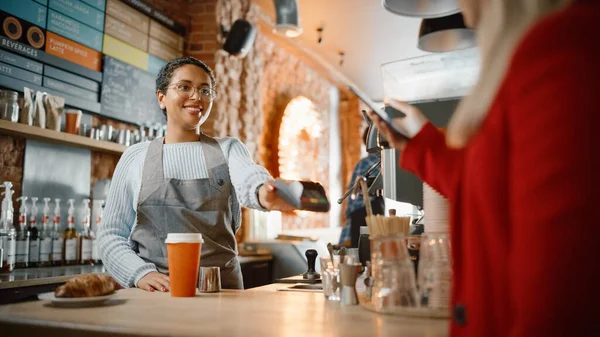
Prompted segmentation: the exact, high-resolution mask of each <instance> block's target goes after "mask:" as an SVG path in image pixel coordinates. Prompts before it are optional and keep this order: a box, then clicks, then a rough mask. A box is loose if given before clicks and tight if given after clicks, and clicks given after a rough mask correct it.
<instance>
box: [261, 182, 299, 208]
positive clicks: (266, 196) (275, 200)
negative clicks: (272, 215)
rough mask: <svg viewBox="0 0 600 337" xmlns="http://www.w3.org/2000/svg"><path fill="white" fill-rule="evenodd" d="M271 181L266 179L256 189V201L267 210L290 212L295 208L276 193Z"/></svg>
mask: <svg viewBox="0 0 600 337" xmlns="http://www.w3.org/2000/svg"><path fill="white" fill-rule="evenodd" d="M275 190H276V187H275V185H273V182H272V181H267V182H266V183H264V184H263V185H262V186H261V187H260V188H259V189H258V202H259V203H260V204H261V205H262V207H264V208H266V209H268V210H269V211H281V212H292V211H293V210H295V208H294V207H293V206H292V205H290V204H288V203H287V202H285V201H283V199H281V198H280V197H279V196H278V195H277V193H275Z"/></svg>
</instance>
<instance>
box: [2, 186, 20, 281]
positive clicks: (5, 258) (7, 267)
mask: <svg viewBox="0 0 600 337" xmlns="http://www.w3.org/2000/svg"><path fill="white" fill-rule="evenodd" d="M0 187H3V188H4V189H5V190H4V192H2V193H3V194H4V199H3V200H2V206H1V209H0V240H2V241H1V242H2V244H1V246H2V256H1V257H0V272H2V273H9V272H11V271H13V269H14V268H15V255H16V252H17V241H16V239H17V232H16V230H15V227H14V226H13V216H14V208H13V202H12V196H13V190H12V189H11V188H12V183H11V182H10V181H6V182H4V184H2V186H0Z"/></svg>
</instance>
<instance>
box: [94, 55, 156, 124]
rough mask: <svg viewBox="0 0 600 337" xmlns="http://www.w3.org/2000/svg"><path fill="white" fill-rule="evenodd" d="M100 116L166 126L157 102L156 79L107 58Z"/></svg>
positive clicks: (105, 57)
mask: <svg viewBox="0 0 600 337" xmlns="http://www.w3.org/2000/svg"><path fill="white" fill-rule="evenodd" d="M100 103H101V105H102V108H101V112H100V113H101V114H102V115H105V116H107V117H110V118H114V119H117V120H121V121H124V122H129V123H134V124H147V123H151V124H154V123H163V122H164V116H163V114H162V111H161V110H160V107H159V106H158V102H157V100H156V87H155V76H154V75H152V74H150V73H148V72H146V71H143V70H141V69H138V68H136V67H134V66H132V65H129V64H127V63H124V62H121V61H119V60H117V59H115V58H112V57H110V56H104V78H103V80H102V95H101V97H100Z"/></svg>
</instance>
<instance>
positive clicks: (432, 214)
mask: <svg viewBox="0 0 600 337" xmlns="http://www.w3.org/2000/svg"><path fill="white" fill-rule="evenodd" d="M449 208H450V205H449V202H448V199H446V198H444V197H443V196H442V195H441V194H440V193H438V192H437V191H436V190H434V189H433V188H432V187H431V186H429V185H427V184H423V211H424V212H425V216H424V218H423V220H424V221H423V223H424V225H425V226H424V231H425V236H424V237H423V242H422V243H421V247H420V252H421V254H423V253H425V250H427V249H429V251H430V254H428V255H430V256H428V257H425V256H423V257H424V261H421V260H420V261H419V273H421V264H422V267H423V270H422V272H423V273H425V274H427V275H428V276H427V277H426V278H427V279H428V280H429V284H428V285H425V284H420V287H421V288H424V287H426V288H428V289H429V294H428V301H427V302H428V307H429V308H431V309H442V310H446V309H449V308H450V289H451V288H452V286H451V281H452V267H451V263H450V261H451V256H450V254H451V253H450V242H449V240H450V235H449V232H450V221H449V218H450V217H449V214H450V209H449ZM425 260H427V261H425ZM423 276H424V275H423Z"/></svg>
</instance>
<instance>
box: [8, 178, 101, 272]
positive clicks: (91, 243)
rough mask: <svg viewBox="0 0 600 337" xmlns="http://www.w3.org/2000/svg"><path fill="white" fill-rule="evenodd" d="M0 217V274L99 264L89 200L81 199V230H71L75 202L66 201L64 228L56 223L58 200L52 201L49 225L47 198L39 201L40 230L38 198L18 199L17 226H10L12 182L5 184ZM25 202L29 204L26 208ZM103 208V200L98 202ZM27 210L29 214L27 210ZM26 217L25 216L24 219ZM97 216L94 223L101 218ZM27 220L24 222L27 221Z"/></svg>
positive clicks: (25, 197) (57, 218)
mask: <svg viewBox="0 0 600 337" xmlns="http://www.w3.org/2000/svg"><path fill="white" fill-rule="evenodd" d="M2 187H4V188H5V190H6V191H5V192H3V193H2V194H3V195H4V199H3V201H2V209H1V210H2V213H1V214H2V216H1V217H0V238H1V239H0V272H11V271H13V270H14V269H15V268H32V267H49V266H63V265H86V264H87V265H94V264H95V265H97V264H101V262H102V261H101V260H100V257H99V254H98V247H97V245H96V235H95V232H94V231H93V229H92V228H91V225H90V224H91V210H90V207H89V203H90V200H89V199H85V200H83V214H84V216H83V219H82V224H83V230H82V231H81V232H79V233H77V231H76V229H75V225H74V224H75V200H74V199H69V200H68V203H69V210H68V217H67V226H66V228H65V229H64V230H62V229H61V224H60V201H61V199H58V198H56V199H54V204H55V205H54V217H53V224H52V226H51V225H50V202H51V199H50V198H43V201H44V208H43V215H42V222H41V223H42V227H41V229H40V228H38V225H37V223H38V208H37V204H36V202H37V200H38V198H36V197H32V198H29V197H27V196H21V197H19V198H17V201H19V202H20V207H19V224H18V226H16V227H15V226H13V222H12V219H13V214H14V210H13V206H12V205H13V203H12V197H13V193H14V192H13V191H12V183H11V182H5V183H4V184H3V185H2ZM28 200H30V201H31V208H29V205H28ZM99 202H100V204H101V205H103V203H104V201H103V200H99ZM29 210H31V211H29ZM28 216H29V217H28ZM101 216H102V215H101V213H100V214H99V215H98V220H97V224H99V222H100V219H101ZM27 220H28V221H27Z"/></svg>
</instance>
